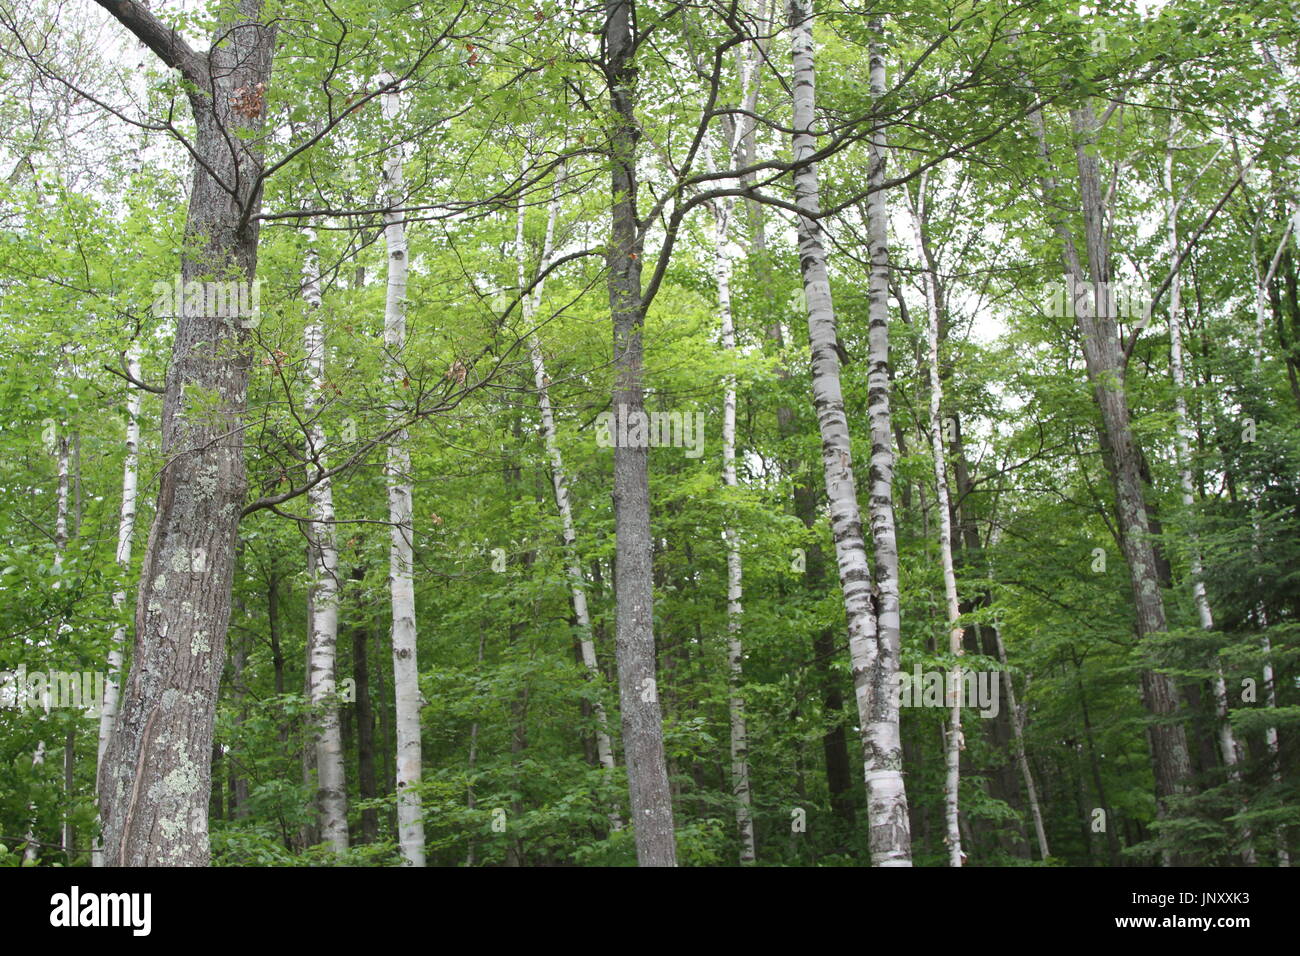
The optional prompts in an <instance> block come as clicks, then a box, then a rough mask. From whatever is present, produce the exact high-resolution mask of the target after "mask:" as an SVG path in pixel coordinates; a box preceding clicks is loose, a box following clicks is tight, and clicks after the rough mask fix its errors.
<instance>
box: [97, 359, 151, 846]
mask: <svg viewBox="0 0 1300 956" xmlns="http://www.w3.org/2000/svg"><path fill="white" fill-rule="evenodd" d="M126 370H127V374H128V375H130V376H131V377H132V378H134V379H135V380H136V381H140V344H139V342H132V343H131V345H130V347H129V348H128V349H127V353H126ZM143 397H144V393H143V392H142V391H141V390H140V389H139V388H138V387H136V386H134V385H130V386H128V389H127V397H126V457H125V458H124V460H123V462H122V507H121V511H120V513H119V517H118V522H117V553H116V558H117V567H118V573H119V574H121V575H122V580H123V582H124V583H123V585H122V586H121V587H119V588H117V589H116V590H115V591H114V592H113V610H114V611H119V612H120V610H121V607H122V605H123V604H125V603H126V585H125V581H126V577H127V575H128V574H129V573H130V571H131V544H132V540H133V539H134V537H135V502H136V492H137V486H138V483H139V472H140V404H141V400H142V399H143ZM125 645H126V625H125V624H119V625H118V626H117V627H116V628H115V629H114V630H113V640H112V643H111V644H109V648H108V673H107V674H105V675H104V699H103V701H101V702H100V710H99V748H98V751H97V756H96V761H95V775H96V777H98V775H99V774H100V773H101V772H102V771H103V767H104V751H105V750H106V749H107V748H108V740H109V737H110V736H111V735H112V733H113V721H114V720H116V719H117V710H118V701H119V700H120V697H121V690H120V687H121V679H122V678H121V675H122V651H123V648H124V646H125ZM103 855H104V851H103V847H102V846H101V844H100V841H99V839H98V838H96V840H95V848H94V850H93V851H92V854H91V862H92V865H94V866H101V865H102V864H103Z"/></svg>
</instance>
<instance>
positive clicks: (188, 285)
mask: <svg viewBox="0 0 1300 956" xmlns="http://www.w3.org/2000/svg"><path fill="white" fill-rule="evenodd" d="M153 297H154V299H153V314H154V315H155V316H157V317H158V318H173V319H179V318H182V317H184V318H191V319H192V318H212V319H238V320H239V324H240V325H241V326H243V327H244V328H246V329H255V328H257V326H258V324H259V323H260V322H261V321H262V311H261V303H262V280H261V279H254V280H252V281H251V282H246V281H243V280H240V279H227V280H222V281H215V280H212V281H200V280H198V279H191V280H190V281H189V282H182V281H181V278H180V276H177V277H176V279H175V280H174V281H172V282H155V283H154V284H153Z"/></svg>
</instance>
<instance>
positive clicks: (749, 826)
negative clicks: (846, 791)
mask: <svg viewBox="0 0 1300 956" xmlns="http://www.w3.org/2000/svg"><path fill="white" fill-rule="evenodd" d="M730 218H731V204H730V203H729V202H725V201H724V202H720V203H718V204H717V205H716V206H715V207H714V227H715V252H714V264H713V265H714V275H715V277H716V279H717V283H718V316H719V318H720V319H721V325H722V348H723V350H724V351H725V352H726V353H727V355H728V357H729V358H731V357H734V356H735V353H736V329H735V322H734V320H733V317H732V311H731V252H730V249H728V247H727V243H728V241H729V240H728V228H727V227H728V225H729V222H730ZM723 388H724V393H723V400H722V483H723V484H724V485H725V486H726V487H727V488H735V487H736V486H737V480H736V376H735V375H732V374H730V373H728V375H727V376H726V378H725V380H724V386H723ZM723 534H724V536H725V538H726V542H727V662H728V673H729V680H730V685H731V693H730V694H729V695H728V698H727V701H728V704H727V706H728V711H729V714H730V718H731V786H732V795H733V796H734V797H735V799H736V827H737V829H738V830H739V831H740V863H741V865H742V866H745V865H748V864H750V863H753V862H754V859H755V849H754V820H753V795H752V793H751V790H750V783H749V733H748V730H747V728H746V725H745V699H744V697H743V696H742V694H741V684H742V680H743V662H744V658H745V653H744V647H743V644H742V641H741V621H742V617H743V614H744V605H743V604H742V603H741V597H742V593H743V568H742V563H741V558H740V538H739V535H738V534H737V532H736V529H735V528H734V527H732V526H731V524H730V522H728V524H727V526H726V528H725V529H724V532H723Z"/></svg>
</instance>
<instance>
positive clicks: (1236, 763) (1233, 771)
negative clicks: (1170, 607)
mask: <svg viewBox="0 0 1300 956" xmlns="http://www.w3.org/2000/svg"><path fill="white" fill-rule="evenodd" d="M1177 134H1178V121H1177V119H1176V118H1174V119H1171V120H1170V125H1169V144H1168V147H1167V148H1166V149H1165V160H1164V187H1165V217H1166V219H1167V220H1168V221H1167V222H1166V224H1165V225H1166V231H1167V234H1168V238H1169V257H1170V264H1171V267H1172V266H1173V265H1175V264H1176V262H1177V256H1178V202H1177V198H1176V197H1175V196H1174V151H1173V146H1174V138H1175V137H1176V136H1177ZM1182 285H1183V284H1182V276H1181V274H1180V273H1178V272H1175V273H1174V277H1173V279H1172V281H1171V282H1170V284H1169V369H1170V375H1171V376H1172V377H1173V383H1174V417H1175V423H1174V424H1175V434H1176V445H1177V451H1178V482H1179V485H1180V486H1181V488H1182V502H1183V508H1185V509H1186V510H1188V511H1191V510H1192V508H1194V507H1195V504H1196V496H1195V487H1194V485H1193V482H1192V451H1191V447H1192V434H1191V421H1190V417H1189V416H1188V413H1187V391H1186V390H1187V377H1186V374H1185V371H1184V366H1183V329H1182V319H1181V314H1182V296H1183V288H1182ZM1189 565H1190V571H1191V577H1192V601H1193V602H1194V603H1195V605H1196V615H1197V618H1198V619H1199V621H1200V624H1201V628H1202V629H1203V630H1206V631H1212V630H1214V613H1213V611H1212V610H1211V608H1210V599H1209V595H1208V594H1207V593H1206V590H1205V581H1204V580H1203V579H1202V571H1203V569H1202V565H1201V549H1200V545H1199V543H1198V542H1197V541H1196V540H1195V537H1193V539H1192V541H1191V556H1190V560H1189ZM1213 686H1214V713H1215V717H1216V718H1217V720H1218V724H1219V732H1218V741H1219V753H1220V755H1221V756H1222V758H1223V765H1224V767H1226V768H1227V771H1228V778H1229V779H1230V780H1232V781H1233V782H1234V783H1237V784H1240V783H1241V766H1240V765H1241V763H1242V761H1243V759H1244V754H1243V753H1242V749H1241V747H1240V745H1239V744H1238V743H1237V739H1236V736H1235V735H1234V734H1233V732H1232V723H1231V722H1230V721H1229V719H1228V716H1229V707H1228V686H1227V683H1226V682H1225V681H1224V678H1223V664H1222V662H1221V661H1219V660H1218V659H1217V658H1216V660H1215V662H1214V677H1213ZM1240 835H1241V841H1242V846H1241V858H1242V862H1243V863H1245V864H1246V866H1254V865H1255V848H1254V845H1253V842H1252V841H1253V836H1252V834H1251V831H1250V827H1249V826H1245V825H1243V826H1241V827H1240Z"/></svg>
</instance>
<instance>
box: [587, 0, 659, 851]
mask: <svg viewBox="0 0 1300 956" xmlns="http://www.w3.org/2000/svg"><path fill="white" fill-rule="evenodd" d="M634 7H635V4H634V2H633V0H606V3H605V24H604V27H603V30H602V42H603V60H602V63H601V67H602V69H603V71H604V75H605V83H606V85H607V87H608V89H609V98H610V105H611V106H612V107H613V115H612V117H611V120H610V122H611V129H610V130H609V161H610V199H611V221H610V241H609V249H608V253H607V262H606V266H607V268H608V270H609V307H610V313H611V315H612V318H613V325H614V369H615V376H616V378H615V383H614V393H613V405H614V414H615V415H616V416H617V417H618V418H619V419H620V420H623V421H631V420H632V418H633V416H636V417H638V418H639V417H640V416H642V415H643V414H644V412H645V386H644V383H643V375H644V373H643V365H644V346H643V344H642V340H641V336H642V330H643V328H644V326H645V302H644V300H643V297H642V290H641V255H642V252H643V248H644V236H643V233H642V230H641V222H640V221H639V218H638V215H637V141H638V140H639V139H640V135H641V133H640V127H639V125H638V123H637V118H636V103H637V68H636V62H635V54H636V49H637V37H636V35H635V28H634V25H633V23H634V17H633V9H634ZM649 464H650V462H649V448H648V446H647V444H646V443H644V442H641V443H628V442H616V443H615V447H614V529H615V530H614V533H615V537H616V541H615V552H614V599H615V603H616V607H617V618H616V622H615V632H616V635H615V641H616V645H615V647H616V656H617V658H618V686H619V701H620V704H621V709H622V718H623V752H624V756H625V758H626V763H627V780H628V791H629V796H630V798H631V804H632V825H633V828H634V829H635V831H636V851H637V861H638V862H639V863H640V864H641V865H642V866H676V865H677V846H676V840H675V837H674V831H673V805H672V793H671V791H670V790H669V787H668V763H667V761H666V759H665V757H664V737H663V716H662V713H661V712H660V709H659V690H658V684H657V678H656V675H655V635H654V576H653V562H654V558H653V546H652V540H651V536H650V479H649Z"/></svg>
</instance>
